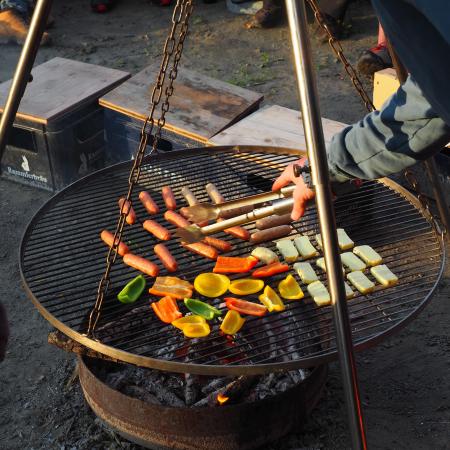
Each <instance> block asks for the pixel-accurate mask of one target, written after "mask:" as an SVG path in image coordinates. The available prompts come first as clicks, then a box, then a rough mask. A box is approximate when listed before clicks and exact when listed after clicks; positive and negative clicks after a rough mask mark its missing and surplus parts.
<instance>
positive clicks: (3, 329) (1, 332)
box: [0, 303, 9, 362]
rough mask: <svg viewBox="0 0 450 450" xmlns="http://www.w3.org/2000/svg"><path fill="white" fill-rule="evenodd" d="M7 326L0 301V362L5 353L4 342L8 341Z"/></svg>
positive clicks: (4, 311)
mask: <svg viewBox="0 0 450 450" xmlns="http://www.w3.org/2000/svg"><path fill="white" fill-rule="evenodd" d="M8 337H9V326H8V319H7V317H6V310H5V308H4V306H3V305H2V304H1V303H0V362H2V361H3V359H4V358H5V354H6V344H7V343H8Z"/></svg>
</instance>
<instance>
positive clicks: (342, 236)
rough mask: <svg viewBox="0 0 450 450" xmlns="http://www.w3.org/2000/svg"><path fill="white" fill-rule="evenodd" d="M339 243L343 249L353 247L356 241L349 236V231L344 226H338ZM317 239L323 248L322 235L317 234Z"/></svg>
mask: <svg viewBox="0 0 450 450" xmlns="http://www.w3.org/2000/svg"><path fill="white" fill-rule="evenodd" d="M336 231H337V237H338V244H339V248H340V249H341V250H349V249H351V248H352V247H353V246H354V245H355V243H354V242H353V241H352V240H351V239H350V238H349V236H348V234H347V232H346V231H345V230H344V229H343V228H338V229H337V230H336ZM316 241H317V244H318V245H319V247H320V248H321V249H322V250H323V243H322V235H321V234H320V233H319V234H316Z"/></svg>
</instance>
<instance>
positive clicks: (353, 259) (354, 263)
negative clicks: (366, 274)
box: [341, 252, 367, 272]
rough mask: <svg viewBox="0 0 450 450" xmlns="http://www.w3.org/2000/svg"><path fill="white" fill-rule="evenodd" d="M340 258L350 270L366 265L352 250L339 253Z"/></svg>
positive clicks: (362, 268)
mask: <svg viewBox="0 0 450 450" xmlns="http://www.w3.org/2000/svg"><path fill="white" fill-rule="evenodd" d="M341 260H342V262H343V263H344V266H345V267H348V269H349V270H350V271H351V272H354V271H355V270H364V269H365V268H366V267H367V266H366V264H365V263H363V262H362V261H361V260H360V259H359V258H358V257H357V256H356V255H355V254H354V253H352V252H345V253H342V255H341Z"/></svg>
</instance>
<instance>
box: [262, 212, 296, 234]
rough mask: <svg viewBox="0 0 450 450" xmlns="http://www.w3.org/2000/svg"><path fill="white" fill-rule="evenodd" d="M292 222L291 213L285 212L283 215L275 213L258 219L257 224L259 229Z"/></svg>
mask: <svg viewBox="0 0 450 450" xmlns="http://www.w3.org/2000/svg"><path fill="white" fill-rule="evenodd" d="M291 222H292V219H291V214H283V215H281V216H277V215H274V216H269V217H264V218H263V219H258V220H257V221H256V222H255V225H256V228H258V230H267V229H268V228H273V227H278V226H280V225H289V224H290V223H291Z"/></svg>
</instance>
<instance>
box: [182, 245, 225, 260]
mask: <svg viewBox="0 0 450 450" xmlns="http://www.w3.org/2000/svg"><path fill="white" fill-rule="evenodd" d="M182 245H183V247H184V248H186V249H188V250H189V251H191V252H193V253H196V254H197V255H200V256H203V257H205V258H208V259H217V257H218V256H219V252H218V251H217V250H216V249H215V248H214V247H211V246H210V245H207V244H204V243H203V242H195V243H193V244H185V243H184V244H182Z"/></svg>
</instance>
